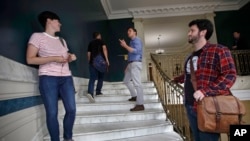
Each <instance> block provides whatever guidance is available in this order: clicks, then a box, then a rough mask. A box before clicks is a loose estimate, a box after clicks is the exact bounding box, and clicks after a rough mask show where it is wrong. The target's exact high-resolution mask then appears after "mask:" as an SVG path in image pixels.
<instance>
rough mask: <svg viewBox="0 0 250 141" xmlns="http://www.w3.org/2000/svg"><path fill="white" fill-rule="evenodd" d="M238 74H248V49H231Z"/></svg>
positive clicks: (249, 52)
mask: <svg viewBox="0 0 250 141" xmlns="http://www.w3.org/2000/svg"><path fill="white" fill-rule="evenodd" d="M231 53H232V56H233V58H234V62H235V66H236V70H237V74H238V75H250V50H233V51H231Z"/></svg>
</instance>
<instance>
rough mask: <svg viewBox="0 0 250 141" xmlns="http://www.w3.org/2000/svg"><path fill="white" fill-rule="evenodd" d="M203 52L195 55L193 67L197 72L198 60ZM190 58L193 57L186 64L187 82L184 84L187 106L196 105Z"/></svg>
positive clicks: (199, 51) (197, 52)
mask: <svg viewBox="0 0 250 141" xmlns="http://www.w3.org/2000/svg"><path fill="white" fill-rule="evenodd" d="M201 52H202V49H200V50H198V51H196V52H194V53H193V59H192V60H193V65H194V70H195V71H196V70H197V63H198V58H199V56H200V54H201ZM190 58H191V56H190V57H189V58H188V59H187V61H186V63H185V82H184V92H185V104H187V105H193V104H194V101H195V99H194V96H193V94H194V87H193V85H192V83H191V71H190Z"/></svg>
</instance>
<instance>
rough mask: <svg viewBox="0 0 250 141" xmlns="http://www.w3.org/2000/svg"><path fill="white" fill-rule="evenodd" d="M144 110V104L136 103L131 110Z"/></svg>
mask: <svg viewBox="0 0 250 141" xmlns="http://www.w3.org/2000/svg"><path fill="white" fill-rule="evenodd" d="M143 110H144V105H135V107H134V108H132V109H130V111H132V112H133V111H143Z"/></svg>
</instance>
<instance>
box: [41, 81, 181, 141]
mask: <svg viewBox="0 0 250 141" xmlns="http://www.w3.org/2000/svg"><path fill="white" fill-rule="evenodd" d="M143 86H144V99H145V104H144V106H145V111H139V112H130V111H129V109H130V108H132V107H134V104H135V102H129V101H128V99H129V98H130V94H129V91H128V89H127V88H126V87H125V85H124V84H123V83H119V82H118V83H104V86H103V91H102V92H103V95H101V96H97V97H95V100H96V103H90V102H89V100H88V99H87V97H86V96H85V94H86V91H85V90H86V89H87V86H81V89H80V91H79V93H78V96H77V98H76V101H77V115H76V120H75V125H74V131H73V133H74V137H73V138H74V140H75V141H111V140H114V141H152V140H157V141H163V140H164V141H166V140H167V141H177V140H182V139H181V137H180V136H179V135H178V134H177V133H176V132H175V131H174V130H173V126H172V124H171V123H170V122H169V121H168V120H167V119H166V114H165V112H164V110H163V108H162V105H161V103H160V102H159V100H158V95H157V91H156V88H155V86H154V84H153V83H152V82H145V83H143ZM63 115H64V112H63V111H62V112H61V114H60V116H59V118H60V125H62V119H63ZM61 135H62V130H61ZM44 141H50V137H49V135H46V136H45V137H44Z"/></svg>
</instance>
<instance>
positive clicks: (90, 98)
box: [86, 94, 95, 103]
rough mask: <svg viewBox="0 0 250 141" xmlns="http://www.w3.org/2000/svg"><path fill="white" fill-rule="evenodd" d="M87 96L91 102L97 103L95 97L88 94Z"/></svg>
mask: <svg viewBox="0 0 250 141" xmlns="http://www.w3.org/2000/svg"><path fill="white" fill-rule="evenodd" d="M86 96H87V98H88V99H89V102H91V103H95V99H94V97H93V96H92V95H91V94H87V95H86Z"/></svg>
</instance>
